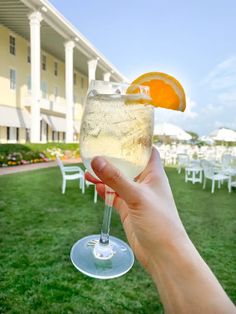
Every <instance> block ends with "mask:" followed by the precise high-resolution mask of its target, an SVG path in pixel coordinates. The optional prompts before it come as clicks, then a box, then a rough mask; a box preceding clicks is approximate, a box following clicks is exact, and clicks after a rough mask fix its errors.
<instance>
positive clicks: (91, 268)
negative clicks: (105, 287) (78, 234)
mask: <svg viewBox="0 0 236 314" xmlns="http://www.w3.org/2000/svg"><path fill="white" fill-rule="evenodd" d="M99 239H100V235H99V234H96V235H90V236H88V237H85V238H82V239H80V240H79V241H77V242H76V243H75V244H74V245H73V247H72V249H71V252H70V258H71V261H72V263H73V265H74V266H75V267H76V268H77V269H78V270H79V271H80V272H81V273H83V274H85V275H87V276H89V277H93V278H98V279H111V278H116V277H120V276H122V275H124V274H125V273H127V272H128V271H129V270H130V269H131V267H132V266H133V264H134V254H133V251H132V250H131V248H130V247H129V246H128V244H126V243H125V242H124V241H122V240H120V239H117V238H115V237H112V236H110V237H109V245H110V247H111V248H112V251H113V254H112V256H111V257H109V258H105V259H104V258H99V257H96V256H95V255H97V254H96V253H94V247H95V246H96V245H98V243H99Z"/></svg>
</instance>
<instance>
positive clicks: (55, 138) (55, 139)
mask: <svg viewBox="0 0 236 314" xmlns="http://www.w3.org/2000/svg"><path fill="white" fill-rule="evenodd" d="M58 133H59V132H57V131H52V140H53V142H56V141H58Z"/></svg>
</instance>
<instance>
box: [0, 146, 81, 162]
mask: <svg viewBox="0 0 236 314" xmlns="http://www.w3.org/2000/svg"><path fill="white" fill-rule="evenodd" d="M56 156H59V157H60V158H61V159H63V160H65V159H70V158H78V157H79V147H78V144H59V143H55V144H54V143H47V144H27V145H21V144H0V167H11V166H18V165H27V164H31V163H40V162H48V161H51V160H55V159H56Z"/></svg>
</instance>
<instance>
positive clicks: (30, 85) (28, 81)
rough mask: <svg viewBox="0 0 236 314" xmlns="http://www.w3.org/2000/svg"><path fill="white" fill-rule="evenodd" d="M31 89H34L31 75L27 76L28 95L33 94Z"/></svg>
mask: <svg viewBox="0 0 236 314" xmlns="http://www.w3.org/2000/svg"><path fill="white" fill-rule="evenodd" d="M31 87H32V82H31V75H30V74H29V75H27V91H28V94H30V93H31Z"/></svg>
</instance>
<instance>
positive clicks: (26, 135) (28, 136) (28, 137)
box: [25, 129, 30, 142]
mask: <svg viewBox="0 0 236 314" xmlns="http://www.w3.org/2000/svg"><path fill="white" fill-rule="evenodd" d="M25 140H26V142H29V141H30V129H25Z"/></svg>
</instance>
